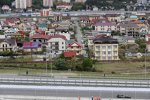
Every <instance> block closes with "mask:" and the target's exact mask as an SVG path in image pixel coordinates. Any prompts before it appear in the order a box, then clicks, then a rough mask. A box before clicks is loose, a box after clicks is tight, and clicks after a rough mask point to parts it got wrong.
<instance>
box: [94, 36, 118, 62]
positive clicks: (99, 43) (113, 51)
mask: <svg viewBox="0 0 150 100" xmlns="http://www.w3.org/2000/svg"><path fill="white" fill-rule="evenodd" d="M93 44H94V46H93V53H94V59H95V60H98V61H101V60H104V61H107V60H110V61H111V60H119V57H118V41H117V40H116V39H113V38H112V37H110V36H107V35H98V36H96V38H95V39H94V40H93Z"/></svg>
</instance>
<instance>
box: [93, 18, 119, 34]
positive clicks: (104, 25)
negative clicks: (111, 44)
mask: <svg viewBox="0 0 150 100" xmlns="http://www.w3.org/2000/svg"><path fill="white" fill-rule="evenodd" d="M95 30H96V31H99V32H106V33H107V32H111V31H115V30H116V24H115V23H112V22H110V21H107V20H102V21H99V22H97V23H96V24H95Z"/></svg>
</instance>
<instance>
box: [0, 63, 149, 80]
mask: <svg viewBox="0 0 150 100" xmlns="http://www.w3.org/2000/svg"><path fill="white" fill-rule="evenodd" d="M15 66H16V67H15ZM94 67H95V69H96V71H94V72H79V71H71V70H69V71H57V70H52V71H51V66H50V65H48V69H47V74H46V64H36V65H35V64H33V65H32V64H31V65H12V64H11V65H10V67H9V65H7V66H6V65H5V66H2V65H1V66H0V74H20V75H26V71H27V70H28V71H29V75H51V72H52V73H53V75H54V76H57V77H81V78H82V77H91V78H116V77H119V78H145V73H146V78H150V73H149V72H150V62H146V67H145V63H144V62H116V63H96V64H95V65H94ZM145 70H146V71H145Z"/></svg>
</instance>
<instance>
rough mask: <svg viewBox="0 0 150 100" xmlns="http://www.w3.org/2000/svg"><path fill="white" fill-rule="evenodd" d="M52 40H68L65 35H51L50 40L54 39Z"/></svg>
mask: <svg viewBox="0 0 150 100" xmlns="http://www.w3.org/2000/svg"><path fill="white" fill-rule="evenodd" d="M52 38H62V39H64V40H67V39H66V37H65V36H64V35H59V34H54V35H49V39H52Z"/></svg>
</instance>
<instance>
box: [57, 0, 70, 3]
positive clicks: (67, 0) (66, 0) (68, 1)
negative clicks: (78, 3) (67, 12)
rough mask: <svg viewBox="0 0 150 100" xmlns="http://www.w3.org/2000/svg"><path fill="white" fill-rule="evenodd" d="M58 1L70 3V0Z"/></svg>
mask: <svg viewBox="0 0 150 100" xmlns="http://www.w3.org/2000/svg"><path fill="white" fill-rule="evenodd" d="M58 1H59V2H66V3H70V2H71V0H58Z"/></svg>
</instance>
